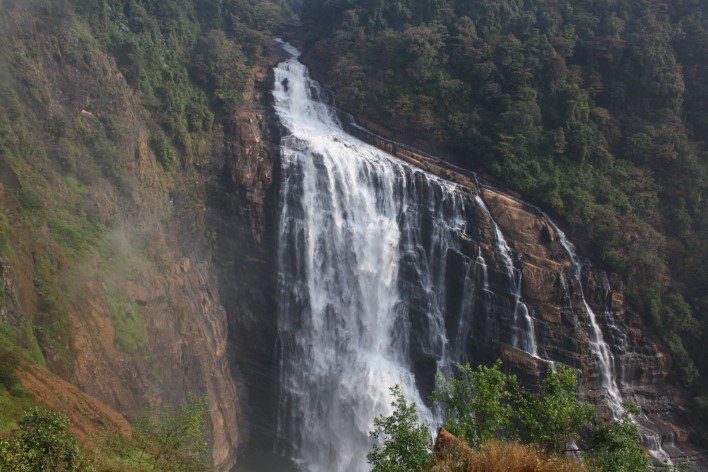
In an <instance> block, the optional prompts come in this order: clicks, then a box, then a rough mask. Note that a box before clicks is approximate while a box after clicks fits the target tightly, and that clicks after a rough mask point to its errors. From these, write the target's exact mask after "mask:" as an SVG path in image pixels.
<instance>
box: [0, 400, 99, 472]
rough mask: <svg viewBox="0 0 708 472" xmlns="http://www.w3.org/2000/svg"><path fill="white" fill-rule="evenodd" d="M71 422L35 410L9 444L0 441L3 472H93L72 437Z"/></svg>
mask: <svg viewBox="0 0 708 472" xmlns="http://www.w3.org/2000/svg"><path fill="white" fill-rule="evenodd" d="M68 427H69V419H68V418H67V417H66V416H64V415H62V414H61V413H57V412H55V411H51V410H43V409H40V408H36V407H35V408H33V409H31V410H30V411H28V412H27V413H26V414H25V415H24V417H23V418H22V420H20V422H19V429H17V430H16V431H15V432H14V433H13V434H12V435H11V436H10V437H9V438H8V439H7V440H0V469H2V470H3V471H7V472H34V471H56V472H73V471H76V472H79V471H81V472H87V471H90V470H93V466H92V464H91V463H90V462H88V461H86V460H85V459H84V458H83V455H82V453H81V450H80V449H79V446H78V444H77V443H76V440H75V439H74V438H73V437H72V436H71V435H70V434H69V432H68Z"/></svg>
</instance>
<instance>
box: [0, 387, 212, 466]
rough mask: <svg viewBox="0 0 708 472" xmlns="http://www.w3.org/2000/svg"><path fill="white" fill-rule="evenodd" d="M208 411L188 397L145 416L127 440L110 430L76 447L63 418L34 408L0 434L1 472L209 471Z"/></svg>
mask: <svg viewBox="0 0 708 472" xmlns="http://www.w3.org/2000/svg"><path fill="white" fill-rule="evenodd" d="M207 411H208V410H207V405H206V402H205V401H204V399H203V398H201V397H192V398H191V399H190V400H189V402H187V403H186V404H184V405H182V406H181V407H180V408H179V409H178V411H177V412H172V411H169V410H166V409H158V410H151V411H149V412H147V413H146V415H145V416H144V417H143V418H141V419H140V421H138V422H137V424H136V427H135V430H134V431H133V434H132V436H130V437H122V436H120V435H119V434H118V433H117V432H115V431H114V432H113V433H112V434H110V435H109V436H106V437H93V438H91V441H90V443H88V444H83V445H80V444H79V441H78V440H77V438H76V437H75V435H74V434H72V432H71V431H70V426H71V420H70V419H69V418H68V417H67V416H66V415H64V414H62V413H59V412H56V411H53V410H50V409H47V408H45V407H36V406H35V407H33V408H31V409H29V410H27V411H26V412H25V413H24V415H23V416H22V418H21V419H20V420H19V421H18V422H17V427H15V428H14V429H12V430H11V431H9V432H8V433H6V434H5V435H4V436H5V437H3V435H0V468H1V469H2V470H3V471H5V472H35V471H52V472H92V471H113V470H115V471H118V470H133V471H150V470H151V471H173V472H201V471H207V470H211V469H212V467H211V457H210V455H209V452H210V449H209V446H208V442H207V430H206V418H207ZM84 450H86V452H84Z"/></svg>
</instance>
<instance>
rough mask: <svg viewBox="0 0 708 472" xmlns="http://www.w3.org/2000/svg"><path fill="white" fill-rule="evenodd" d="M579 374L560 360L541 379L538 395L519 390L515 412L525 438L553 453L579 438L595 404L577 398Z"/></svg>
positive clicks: (590, 418) (560, 450)
mask: <svg viewBox="0 0 708 472" xmlns="http://www.w3.org/2000/svg"><path fill="white" fill-rule="evenodd" d="M577 389H578V375H577V373H576V372H575V371H574V370H573V369H570V368H569V367H566V366H564V365H562V364H558V365H557V366H556V370H555V372H551V373H550V374H549V375H548V377H546V378H545V379H544V380H543V383H542V385H541V391H540V392H539V394H538V395H531V394H528V393H526V392H521V393H519V395H518V397H519V398H518V403H519V408H518V410H517V414H518V417H519V422H520V425H521V429H522V430H523V434H524V436H525V437H526V438H527V440H528V441H530V442H532V443H535V444H538V445H539V446H542V447H544V448H545V449H546V450H548V451H550V452H554V453H559V454H560V453H562V452H564V451H565V449H566V447H567V445H568V443H570V442H571V441H579V440H580V439H581V435H582V432H583V430H584V429H586V428H587V427H588V425H589V424H590V422H591V421H592V418H593V413H594V408H593V407H592V405H590V404H588V403H587V402H583V401H581V400H580V398H578V394H577Z"/></svg>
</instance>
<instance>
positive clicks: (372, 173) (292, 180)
mask: <svg viewBox="0 0 708 472" xmlns="http://www.w3.org/2000/svg"><path fill="white" fill-rule="evenodd" d="M285 49H286V51H287V52H288V53H290V54H291V55H292V58H290V59H288V60H286V61H284V62H282V63H281V64H279V65H278V66H277V68H276V69H275V85H274V92H273V94H274V98H275V109H276V113H277V115H278V116H279V118H280V121H281V124H282V126H283V127H284V129H285V131H284V133H283V138H282V142H281V155H282V169H281V172H282V179H281V195H280V205H281V207H280V208H281V213H280V217H279V218H280V221H279V252H278V264H279V301H278V303H279V309H278V310H279V311H278V331H279V334H278V336H279V345H280V356H281V358H280V382H279V396H278V418H277V449H278V452H279V453H281V454H284V455H286V456H290V457H294V458H295V459H296V460H297V461H298V463H300V464H302V465H303V467H304V468H305V469H307V470H312V471H344V470H348V471H362V470H367V469H368V465H367V463H366V453H367V452H368V450H369V448H370V445H371V443H370V440H369V438H368V431H369V430H370V429H371V427H372V424H371V422H372V419H373V418H374V417H375V416H376V415H378V414H380V413H387V412H388V410H389V403H390V395H389V387H391V386H393V385H394V384H399V385H400V386H401V388H402V390H403V392H404V394H405V395H406V397H407V398H409V399H410V400H412V401H415V402H416V403H417V404H418V407H419V409H420V412H421V416H422V419H423V420H424V421H426V422H427V423H428V424H429V425H430V427H431V429H433V428H435V427H436V426H437V424H438V422H439V418H436V417H435V415H434V413H433V412H431V411H430V409H428V408H427V407H426V406H425V403H424V402H423V399H425V398H427V397H428V395H429V394H430V392H431V391H432V390H433V389H434V387H435V377H436V375H437V374H439V373H443V374H445V373H450V372H451V371H452V367H453V366H454V365H456V364H459V363H461V362H467V361H472V360H474V361H482V360H489V359H484V355H482V354H481V353H487V354H486V355H487V356H492V357H493V356H494V354H488V353H490V352H491V353H494V352H497V351H495V350H494V349H491V348H489V346H492V345H494V346H496V348H495V349H498V346H502V345H505V346H510V349H511V350H512V351H516V352H519V353H520V355H523V356H527V357H528V358H530V359H531V360H532V361H533V362H538V363H539V364H540V365H545V364H549V363H551V361H555V360H559V359H551V357H550V356H549V355H548V352H547V350H546V349H544V348H542V347H541V346H540V345H539V343H538V342H537V338H538V336H539V333H541V334H543V333H546V332H547V330H546V329H545V328H544V327H543V325H542V326H540V327H539V325H538V322H539V320H537V319H536V318H535V316H536V314H535V313H534V310H533V309H532V308H531V307H530V306H529V305H528V304H527V303H526V301H525V300H524V297H523V294H522V270H521V269H520V266H519V263H520V262H519V260H518V258H517V257H516V255H515V254H514V251H513V248H512V247H510V245H509V244H508V243H507V240H506V238H505V235H504V234H503V232H502V228H501V227H500V225H498V224H497V222H495V221H494V218H493V216H492V212H490V210H489V208H488V207H487V204H486V203H485V200H484V199H483V198H482V196H481V193H480V189H479V188H475V187H473V186H470V187H466V186H462V185H458V184H455V183H451V182H448V181H446V180H443V179H441V178H439V177H437V176H434V175H432V174H430V173H427V172H424V171H422V170H421V169H419V168H416V167H414V166H412V165H410V164H408V163H405V162H403V161H401V160H399V159H396V158H395V157H393V156H391V155H388V154H386V153H385V152H383V151H381V150H379V149H377V148H375V147H373V146H371V145H369V144H366V143H364V142H362V141H360V140H359V139H357V138H354V137H353V136H351V135H350V134H348V133H347V132H345V131H344V130H343V128H342V126H341V124H340V122H339V119H338V113H337V112H336V111H335V109H334V108H333V107H332V106H330V104H329V99H328V98H327V94H326V93H325V92H324V91H323V89H321V88H320V86H319V85H318V84H317V83H316V82H314V81H313V80H311V79H310V78H309V76H308V73H307V69H306V67H305V66H304V65H302V64H301V63H300V62H299V61H298V60H297V56H298V53H297V51H296V50H294V48H292V47H291V46H289V45H286V46H285ZM549 224H550V225H551V226H552V228H553V230H554V231H555V233H556V234H555V235H553V239H554V241H556V243H555V244H556V245H557V246H558V248H559V251H558V252H559V253H561V252H563V250H564V251H565V254H563V255H562V257H564V258H565V259H566V261H567V267H568V269H567V271H566V272H567V273H566V274H565V275H563V276H562V278H563V280H562V284H563V286H564V287H567V286H575V288H574V289H573V292H574V293H575V292H579V296H577V295H575V296H574V295H572V294H568V293H566V297H565V298H566V299H567V300H568V303H569V304H571V303H575V304H579V305H581V306H580V308H578V309H577V310H576V311H578V312H580V313H581V315H579V316H584V317H586V319H584V320H583V325H584V326H586V328H585V329H586V331H587V333H586V338H587V339H588V346H589V349H590V351H591V354H592V357H593V358H594V361H593V362H594V363H595V368H596V370H597V371H598V376H597V377H598V378H597V383H598V385H597V388H599V389H601V390H604V392H605V393H604V395H603V398H604V401H605V402H606V403H607V404H608V405H609V409H610V411H611V413H612V415H613V416H617V415H619V414H620V413H621V411H622V406H621V404H622V396H621V393H620V388H619V387H618V381H617V379H616V376H615V366H614V364H615V360H614V358H613V355H612V352H611V351H610V348H609V346H608V344H607V343H606V342H605V340H604V338H603V333H602V330H601V328H600V326H599V325H598V321H597V319H596V316H595V313H594V312H593V310H592V309H591V308H590V306H589V305H588V303H587V302H586V299H585V295H584V294H583V288H582V281H581V270H582V267H581V265H580V263H579V262H578V257H577V255H576V254H575V249H574V247H573V246H572V244H570V243H569V242H568V241H567V239H566V238H565V236H564V235H563V234H562V232H560V230H559V229H558V228H557V227H556V226H555V225H553V224H552V222H550V221H549ZM559 257H561V256H559ZM572 299H573V300H575V301H573V302H571V300H572ZM576 308H577V307H576ZM656 442H657V443H656V444H654V445H653V446H654V449H657V451H656V452H655V454H657V456H660V455H661V454H662V452H661V451H659V450H658V449H660V444H659V442H658V440H657V441H656Z"/></svg>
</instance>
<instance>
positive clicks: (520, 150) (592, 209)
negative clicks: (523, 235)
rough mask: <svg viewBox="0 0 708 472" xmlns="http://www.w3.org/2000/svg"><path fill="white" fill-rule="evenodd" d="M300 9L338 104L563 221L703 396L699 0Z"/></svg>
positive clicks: (402, 2) (312, 5) (347, 4)
mask: <svg viewBox="0 0 708 472" xmlns="http://www.w3.org/2000/svg"><path fill="white" fill-rule="evenodd" d="M301 16H302V23H303V26H304V34H305V39H306V43H307V44H306V47H305V50H306V52H307V54H306V60H307V57H308V55H309V58H311V59H312V60H311V61H310V62H312V63H314V64H313V65H316V66H317V67H316V68H315V69H316V70H319V71H320V73H321V74H320V76H321V77H322V78H323V80H324V81H325V82H326V83H327V84H328V85H329V86H331V87H333V88H334V89H335V91H336V92H337V98H338V100H339V103H340V104H341V105H343V106H344V107H345V108H347V109H349V110H351V111H353V112H355V113H357V114H359V115H360V116H363V117H366V118H369V119H371V120H373V121H375V122H376V121H378V122H381V123H388V124H390V126H393V127H394V129H393V132H395V133H398V135H399V136H404V137H405V136H425V141H427V142H428V144H429V147H431V148H432V149H434V150H442V149H444V150H447V151H448V153H449V154H450V155H451V157H452V158H454V159H455V160H457V161H458V163H459V164H461V165H463V166H466V167H468V168H472V169H479V170H484V171H486V172H487V173H488V174H490V175H491V176H493V177H495V178H496V179H498V180H499V181H500V182H502V184H503V185H505V186H508V187H511V188H516V189H518V190H520V191H521V192H523V194H524V198H526V199H529V200H531V201H533V202H536V203H538V204H540V205H541V206H542V207H543V208H544V209H546V210H547V211H549V212H551V213H553V214H554V215H556V216H559V217H561V218H562V219H563V220H564V222H565V224H566V225H567V226H568V227H570V229H571V231H570V233H571V234H570V236H571V237H572V239H573V240H574V241H577V242H579V243H580V245H581V246H582V248H583V249H584V252H585V254H586V255H588V256H590V258H591V260H593V261H594V262H596V263H598V264H600V265H602V266H603V267H604V268H607V269H608V270H609V271H611V272H613V273H615V274H618V275H619V281H621V282H623V283H624V284H625V288H626V294H627V302H628V305H629V307H630V308H631V309H633V310H634V311H636V312H640V313H642V314H643V315H645V320H646V322H647V323H648V324H650V325H651V327H652V328H653V330H654V332H655V333H656V334H657V335H658V336H659V337H661V339H663V341H664V343H665V345H666V347H667V349H668V351H669V353H670V354H671V356H672V365H673V368H672V373H673V377H674V379H675V380H676V381H679V382H681V383H683V384H684V385H691V386H692V387H693V388H694V389H695V391H696V393H697V394H698V397H697V402H698V404H699V405H702V404H705V398H706V397H705V395H706V394H707V392H708V390H706V389H707V388H708V383H706V382H705V380H704V379H703V377H705V375H708V364H706V359H708V351H706V346H708V343H706V342H704V336H705V330H706V326H707V323H708V321H707V320H708V319H707V318H706V315H705V314H706V313H708V308H707V305H706V303H707V299H706V294H705V289H706V286H707V285H708V278H707V275H706V274H707V273H706V267H708V260H707V259H706V241H708V238H706V226H705V221H706V217H705V215H706V213H705V197H706V188H707V187H706V175H707V174H706V172H707V170H708V165H707V164H706V163H707V162H708V159H706V148H705V143H706V139H707V138H708V126H707V122H706V119H705V109H706V105H708V102H706V97H707V96H708V95H707V93H708V84H707V82H706V77H708V73H707V72H708V71H706V64H708V60H706V59H707V58H706V45H707V44H708V43H707V42H706V41H707V38H708V35H707V34H706V32H707V31H708V28H706V18H705V12H704V8H703V5H702V3H701V2H700V1H696V0H687V1H679V2H662V1H659V2H650V1H644V0H621V1H612V2H607V1H597V0H580V1H574V2H566V1H556V0H551V1H545V2H525V1H519V0H501V1H498V0H482V1H474V2H470V1H466V0H440V1H428V0H395V1H394V0H392V1H376V2H372V1H358V2H354V1H349V0H335V1H322V0H304V1H303V2H302V15H301ZM392 123H393V124H392ZM419 141H420V140H419ZM699 372H700V373H701V374H702V375H703V376H702V377H701V378H699Z"/></svg>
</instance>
